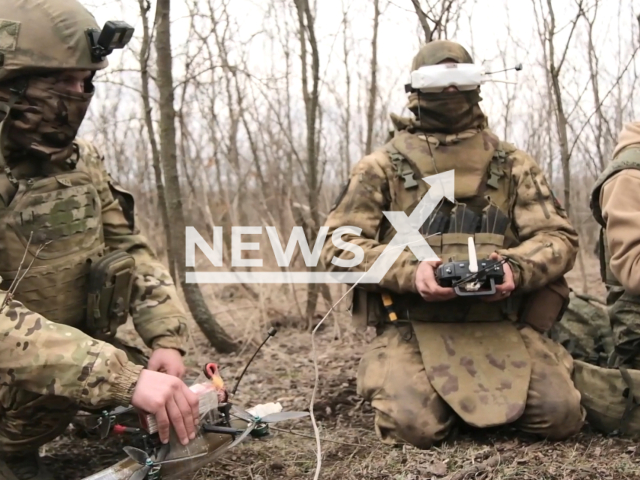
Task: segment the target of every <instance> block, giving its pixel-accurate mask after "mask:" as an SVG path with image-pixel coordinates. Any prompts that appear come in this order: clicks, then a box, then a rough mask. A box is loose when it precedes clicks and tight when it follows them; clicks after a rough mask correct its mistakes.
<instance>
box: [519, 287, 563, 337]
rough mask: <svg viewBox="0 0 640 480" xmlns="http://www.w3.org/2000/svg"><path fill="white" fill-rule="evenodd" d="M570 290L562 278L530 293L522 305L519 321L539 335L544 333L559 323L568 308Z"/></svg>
mask: <svg viewBox="0 0 640 480" xmlns="http://www.w3.org/2000/svg"><path fill="white" fill-rule="evenodd" d="M570 293H571V289H570V288H569V285H568V284H567V280H566V279H565V278H564V277H560V278H559V279H557V280H555V281H553V282H551V283H548V284H547V285H545V286H544V287H542V288H541V289H539V290H536V291H534V292H531V293H530V294H529V295H528V296H527V297H528V298H527V300H526V302H525V304H524V308H523V310H522V314H521V316H520V321H521V322H522V323H526V324H527V325H529V326H530V327H532V328H533V329H535V330H536V331H538V332H540V333H546V332H548V331H549V330H551V328H552V327H553V325H554V324H555V323H556V322H557V321H559V320H560V319H561V318H562V316H563V315H564V312H565V311H566V310H567V307H568V306H569V301H570V298H569V294H570Z"/></svg>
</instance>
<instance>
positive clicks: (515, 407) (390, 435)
mask: <svg viewBox="0 0 640 480" xmlns="http://www.w3.org/2000/svg"><path fill="white" fill-rule="evenodd" d="M403 123H404V124H408V122H396V124H403ZM389 143H390V144H391V146H392V147H393V149H395V150H399V151H400V153H401V154H402V155H404V156H405V157H410V158H411V159H412V161H413V163H414V165H415V166H416V169H417V170H419V172H416V173H415V175H414V179H415V180H416V181H417V182H418V183H419V184H420V186H418V187H417V189H414V190H412V191H413V192H415V193H414V194H413V196H412V195H408V194H407V191H406V190H405V187H404V184H403V182H402V180H401V179H399V178H398V177H399V174H398V173H399V172H398V168H397V166H396V165H395V164H394V161H393V159H392V157H391V154H390V153H389V151H390V150H393V149H389V144H387V145H385V147H383V148H380V149H378V150H376V151H374V152H373V153H372V154H370V155H367V156H366V157H364V158H363V159H361V160H360V162H358V164H356V165H355V167H354V168H353V170H352V173H351V176H350V180H349V183H348V185H347V186H346V187H345V189H344V190H343V191H342V192H341V195H340V197H339V198H338V199H337V201H336V202H335V204H334V206H333V208H332V211H331V212H330V214H329V216H328V218H327V221H326V223H325V226H328V227H329V231H328V234H327V238H328V239H329V240H328V241H327V242H326V243H325V246H324V248H323V251H322V256H321V258H322V263H323V265H324V267H325V268H326V269H327V270H329V271H345V270H347V269H345V268H341V267H338V266H336V265H334V264H332V263H331V260H332V258H333V257H334V256H335V257H338V258H344V259H347V260H349V259H350V258H351V255H352V254H351V253H350V252H348V251H343V250H341V249H338V248H337V247H335V245H334V244H333V242H332V241H331V240H330V239H331V235H332V234H333V232H334V231H335V230H336V229H337V228H339V227H342V226H345V225H348V226H354V227H358V228H360V229H362V230H361V234H360V236H356V235H350V234H345V235H343V236H342V240H343V241H347V242H350V243H352V244H356V245H359V246H360V247H361V248H362V249H363V250H364V252H365V256H364V260H363V261H362V262H361V263H360V265H358V266H356V267H352V268H350V269H348V270H349V271H352V272H353V271H358V272H364V271H366V270H367V269H368V267H369V266H370V265H371V264H373V263H374V262H375V260H376V259H377V258H378V256H379V255H380V254H381V253H382V251H383V250H384V248H385V244H386V243H387V242H388V241H389V239H390V238H392V237H393V234H394V231H393V229H392V228H390V227H389V223H388V221H386V219H385V216H384V214H383V212H384V211H397V210H401V211H405V213H407V214H408V210H407V207H408V206H411V205H415V204H416V203H417V200H418V199H419V198H420V197H421V195H423V194H424V190H425V189H426V185H423V184H424V182H421V180H420V179H421V178H423V177H426V176H429V175H433V174H435V173H437V172H443V171H448V170H451V169H455V176H456V179H455V198H456V200H459V199H472V198H475V197H480V196H481V195H482V193H479V192H482V188H483V187H482V184H483V182H486V181H487V176H486V174H487V170H489V168H490V160H491V155H492V152H494V151H497V150H498V147H500V148H501V149H503V150H506V154H507V155H506V159H505V164H504V165H503V170H502V173H503V176H502V177H501V178H500V185H502V187H499V189H498V195H497V197H499V196H500V195H502V196H504V197H505V198H504V199H503V201H500V200H497V201H498V203H499V205H500V206H501V208H505V209H506V210H507V211H508V213H509V217H510V218H511V219H512V221H511V227H510V229H511V231H510V232H509V231H508V232H507V233H506V234H505V235H506V236H505V237H504V239H503V240H496V241H498V242H503V243H504V244H503V246H502V247H499V246H496V247H495V248H493V247H492V246H491V244H489V243H488V244H486V245H484V246H483V247H482V248H481V249H480V250H479V252H478V254H479V256H480V257H482V256H484V255H488V254H489V253H490V251H497V252H498V253H499V254H500V255H502V256H503V257H505V258H507V259H508V261H509V265H510V266H511V268H512V270H513V273H514V277H515V278H514V280H515V284H516V290H515V291H514V292H513V293H512V295H511V297H512V298H510V299H507V300H502V301H498V302H493V303H492V304H484V303H482V302H479V301H477V300H476V301H475V302H474V301H470V302H467V301H466V300H463V299H459V300H452V301H449V302H436V303H426V302H424V301H423V300H422V299H421V297H419V296H418V295H416V291H417V290H416V287H415V283H414V278H415V272H416V269H417V266H418V261H417V259H416V257H415V256H414V255H413V253H412V252H411V251H409V250H408V249H407V250H405V251H403V252H402V254H401V255H400V256H399V258H398V260H397V261H396V262H395V264H394V265H393V266H392V267H391V268H390V270H389V271H388V272H387V274H386V275H385V277H384V278H383V279H382V281H381V282H380V283H379V284H375V285H372V284H363V285H361V290H363V291H368V292H369V298H371V294H373V293H377V292H390V293H391V294H393V298H394V300H395V301H397V302H398V303H401V305H402V308H401V307H399V306H398V308H397V309H396V313H397V315H398V320H397V321H396V322H389V321H387V320H386V315H385V314H384V309H382V308H381V309H378V310H377V311H376V310H375V309H371V310H372V311H373V314H372V313H371V312H369V313H368V315H369V316H373V317H376V318H375V320H377V321H376V322H375V325H376V327H377V331H378V337H377V339H376V340H374V342H373V343H372V345H371V346H370V348H369V350H368V352H367V353H366V354H365V355H364V357H363V358H362V360H361V363H360V367H359V371H358V391H359V392H360V394H361V395H362V396H363V397H364V398H365V399H366V400H368V401H370V402H371V403H372V405H373V407H374V409H375V411H376V420H375V423H376V431H377V433H378V436H379V437H380V439H381V440H382V441H383V442H386V443H397V442H409V443H411V444H413V445H416V446H419V447H421V448H428V447H429V446H431V445H433V444H434V443H437V442H438V441H440V440H442V439H443V438H445V437H446V436H447V435H448V433H449V432H450V431H451V428H452V425H454V424H455V423H456V422H457V421H460V420H461V419H462V420H463V421H464V422H465V423H469V424H478V425H480V426H481V427H487V426H492V425H499V424H513V425H515V426H517V427H518V428H520V429H521V430H523V431H527V432H532V433H537V434H539V435H541V436H543V437H548V438H554V439H561V438H567V437H569V436H571V435H573V434H575V433H577V432H578V431H579V430H580V428H581V427H582V425H583V423H584V418H585V412H584V409H582V408H581V406H580V394H579V392H578V391H577V390H576V388H575V387H574V385H573V382H572V380H571V374H572V372H573V359H572V358H571V356H570V355H569V354H568V353H567V352H566V350H565V349H563V348H562V347H561V346H560V345H558V344H557V343H555V342H553V341H551V340H550V339H548V338H546V337H545V336H544V335H543V334H541V333H538V332H537V331H535V330H533V329H532V328H530V327H529V326H527V325H524V324H521V323H519V322H518V318H517V310H512V311H511V313H510V314H509V313H507V311H509V309H510V307H509V305H511V303H510V302H518V301H524V299H525V298H526V294H528V293H532V292H536V291H538V290H539V289H541V288H543V287H545V286H546V285H547V284H549V283H550V282H552V281H554V280H557V279H558V278H561V277H562V276H563V275H564V274H565V273H566V272H568V271H569V270H570V269H571V268H572V267H573V264H574V261H575V258H576V254H577V248H578V235H577V232H576V231H575V229H574V228H573V227H572V225H571V224H570V222H569V220H568V218H567V216H566V213H565V212H564V210H563V209H562V207H561V206H560V204H559V203H558V201H557V200H556V199H555V197H554V195H553V193H552V191H551V189H550V188H549V185H548V183H547V181H546V179H545V177H544V175H543V173H542V171H541V170H540V168H539V167H538V165H537V164H536V162H535V161H534V160H533V159H532V158H531V157H530V156H529V155H527V154H526V153H525V152H523V151H521V150H518V149H516V148H515V147H513V146H509V145H508V144H504V143H501V142H499V141H498V139H497V137H495V135H494V134H493V133H492V132H490V131H489V130H488V129H479V130H476V131H465V132H459V133H458V134H448V135H439V134H426V135H425V134H422V133H420V132H419V130H418V131H415V130H412V129H411V127H409V128H407V129H406V130H404V131H401V132H396V134H395V135H394V137H393V139H392V140H391V142H389ZM434 152H435V153H434ZM439 152H440V153H439ZM436 166H437V171H436V170H435V169H436ZM484 195H491V192H486V193H484ZM474 196H475V197H474ZM467 237H468V235H464V243H465V245H464V247H465V248H464V249H466V239H467ZM429 243H430V244H431V245H432V247H435V246H436V245H437V244H438V240H437V239H429ZM444 243H445V242H444V240H442V245H441V246H439V247H437V248H434V251H435V252H436V253H437V254H438V255H439V256H440V257H441V258H442V257H443V256H444V253H445V252H446V250H445V245H444ZM449 253H452V254H453V255H454V256H455V258H456V259H458V258H462V257H464V255H463V254H461V251H458V250H455V249H454V250H449ZM462 259H464V258H462ZM443 260H445V261H446V260H447V259H445V258H443ZM359 288H360V287H359ZM356 290H358V289H356ZM403 299H409V300H408V301H406V302H405V303H402V302H403ZM411 304H415V305H416V306H417V307H419V308H417V309H416V310H409V307H410V305H411ZM464 305H466V307H465V306H464ZM405 307H407V309H405ZM465 308H466V309H467V310H466V312H467V315H466V317H464V318H459V317H458V316H457V315H458V313H456V312H463V311H465ZM470 308H472V309H473V310H470ZM356 310H357V309H356V305H355V304H354V317H355V316H356V313H355V312H356ZM487 311H489V312H493V313H491V314H486V312H487ZM470 312H471V313H470ZM454 316H455V317H454ZM484 316H486V318H484V320H480V318H482V317H484ZM453 318H455V320H454V319H453ZM507 320H509V321H510V322H515V323H513V324H510V330H508V331H515V332H517V333H516V335H517V336H519V337H520V338H519V339H514V342H516V344H517V343H519V344H520V346H516V344H514V347H513V348H514V350H513V352H517V355H518V356H517V357H515V358H512V359H511V360H513V361H506V357H508V356H509V355H510V354H511V353H512V351H509V350H508V349H505V348H503V349H502V351H500V352H496V353H497V355H496V356H495V358H494V359H493V362H492V360H491V359H490V358H488V357H487V358H486V359H485V358H484V357H485V355H489V354H490V353H491V350H488V351H486V349H485V348H484V347H483V348H480V347H474V348H471V349H469V351H458V350H455V349H451V350H452V351H451V352H447V345H446V341H444V340H442V341H441V340H439V339H438V338H434V336H433V335H431V336H430V335H422V336H421V333H420V330H421V329H420V328H416V325H417V324H419V322H420V321H427V322H454V323H448V326H446V327H443V326H442V323H441V325H440V326H439V327H438V329H439V331H441V332H444V331H447V332H453V331H455V330H454V329H456V328H457V333H456V334H455V336H456V337H459V338H456V341H458V340H460V341H461V342H462V343H461V344H465V343H466V344H468V343H470V342H471V340H472V338H473V336H474V335H476V334H479V332H480V329H483V328H486V325H487V324H486V323H484V324H483V322H489V321H491V322H494V323H493V324H492V325H493V328H495V330H494V332H495V333H494V342H497V345H494V346H492V348H493V347H495V348H498V349H500V348H501V347H500V340H501V339H502V338H503V334H504V332H505V331H507V330H505V329H504V328H503V326H504V325H505V323H504V322H505V321H507ZM461 321H462V322H466V323H465V324H462V323H455V322H461ZM408 322H411V323H412V324H413V325H406V323H408ZM474 322H479V323H477V324H476V323H474ZM501 322H502V323H501ZM394 323H395V324H394ZM430 325H437V324H436V323H432V324H430ZM501 325H502V326H501ZM418 337H421V338H418ZM465 338H466V339H465ZM505 338H506V337H505ZM423 342H425V345H429V346H428V348H425V345H423ZM428 342H431V343H428ZM438 342H444V343H440V344H439V343H438ZM449 347H450V346H449ZM485 347H486V346H485ZM510 348H511V347H510ZM429 350H437V351H440V353H441V354H442V355H440V357H439V358H437V359H436V358H431V357H436V356H438V355H436V354H434V355H433V356H430V353H429ZM454 350H455V353H454ZM493 351H494V352H495V351H496V350H493ZM501 354H505V355H506V357H504V358H503V357H502V356H501ZM523 355H524V356H523ZM443 356H445V357H444V358H442V357H443ZM480 356H482V357H483V358H480ZM447 357H450V358H447ZM521 357H522V358H521ZM487 359H488V360H489V362H487ZM480 369H482V372H479V373H478V374H476V372H475V370H480ZM492 369H493V370H492ZM445 370H448V371H449V373H446V372H444V371H445ZM519 370H520V371H523V372H525V376H527V375H528V377H526V378H524V379H522V378H520V375H521V374H520V373H518V371H519ZM492 371H493V373H491V372H492ZM526 371H528V372H529V374H526ZM398 372H402V374H398ZM439 372H440V373H442V372H444V373H445V374H446V378H445V377H440V378H438V376H439V375H440V373H439ZM465 372H466V373H465ZM471 372H474V374H473V375H471ZM492 376H495V377H496V378H492V379H491V381H492V382H493V383H492V384H491V388H492V391H491V396H489V395H487V398H486V399H485V400H483V395H484V394H483V389H488V385H484V384H483V383H482V380H483V379H489V378H491V377H492ZM463 379H464V381H463ZM496 382H497V383H496ZM523 382H524V383H523ZM523 385H524V386H523ZM485 393H486V392H485ZM490 398H491V400H490ZM497 398H500V402H496V401H495V400H496V399H497ZM483 414H484V415H483Z"/></svg>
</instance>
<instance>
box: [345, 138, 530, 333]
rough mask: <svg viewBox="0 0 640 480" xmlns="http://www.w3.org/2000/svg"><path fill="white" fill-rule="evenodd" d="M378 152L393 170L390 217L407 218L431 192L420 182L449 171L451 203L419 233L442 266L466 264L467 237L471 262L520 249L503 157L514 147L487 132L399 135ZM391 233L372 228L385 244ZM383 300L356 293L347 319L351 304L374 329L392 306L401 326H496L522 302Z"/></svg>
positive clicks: (442, 206) (391, 296) (386, 228)
mask: <svg viewBox="0 0 640 480" xmlns="http://www.w3.org/2000/svg"><path fill="white" fill-rule="evenodd" d="M384 149H385V150H386V152H387V154H388V155H389V158H390V160H391V162H392V164H393V169H394V172H395V175H394V177H393V178H389V182H390V187H389V190H390V192H391V203H390V205H389V210H391V211H403V212H405V213H406V214H407V215H410V214H411V212H412V211H413V210H414V209H415V208H416V206H417V205H418V204H419V202H420V200H421V199H422V197H423V196H424V195H425V194H426V193H427V191H428V190H429V188H430V187H429V185H428V184H427V183H426V182H424V181H423V180H422V178H423V177H427V176H431V175H436V174H438V173H442V172H445V171H449V170H454V172H455V194H454V196H455V202H450V201H449V200H447V199H445V198H443V199H442V200H441V202H440V204H439V205H438V207H437V208H436V209H435V210H434V211H433V212H432V213H431V214H430V215H429V217H428V218H427V220H426V221H425V222H424V224H423V225H422V227H421V229H420V232H421V233H422V234H423V235H424V236H426V237H427V242H428V243H429V245H430V246H431V248H432V249H433V251H434V252H435V253H436V255H438V257H439V258H441V260H442V261H443V262H448V261H452V260H468V239H469V237H473V238H474V242H475V245H476V252H477V256H478V259H482V258H487V257H488V256H489V255H490V254H491V253H492V252H494V251H496V250H498V249H501V248H509V247H512V246H515V245H517V244H518V243H519V240H518V237H517V234H516V232H515V230H514V227H513V225H512V219H511V212H512V211H513V203H514V202H515V191H514V190H515V182H514V179H513V177H512V175H511V164H512V162H511V160H510V159H509V154H510V153H511V152H513V151H515V148H514V147H513V146H511V145H508V144H506V143H503V142H500V141H499V140H498V138H497V137H496V136H495V135H494V134H492V133H491V132H490V131H489V130H483V131H480V132H478V131H477V130H475V131H469V132H463V133H460V134H457V135H431V134H429V135H425V134H420V135H418V134H413V133H409V132H407V131H401V132H398V133H397V134H396V135H395V136H394V138H393V139H392V140H391V141H390V142H389V143H388V144H387V145H385V147H384ZM395 234H396V231H395V229H394V228H393V227H392V225H391V224H390V223H389V222H388V221H387V220H386V218H385V219H384V220H383V221H382V223H381V225H380V228H379V232H378V241H380V242H381V243H383V244H386V243H389V242H390V241H391V239H392V238H393V237H394V236H395ZM416 263H417V259H416ZM365 296H366V297H368V298H364V297H365ZM356 297H360V298H356ZM383 297H384V298H385V301H384V305H381V301H382V300H381V298H380V295H379V294H373V293H366V292H364V291H361V292H358V293H357V294H355V295H354V314H355V311H356V304H360V305H358V306H359V307H360V306H361V307H364V308H365V310H367V314H366V317H367V323H368V324H370V325H371V324H377V323H379V321H380V318H382V317H386V316H387V313H388V310H389V304H390V303H392V304H393V311H394V314H395V315H396V316H397V317H398V318H399V319H403V320H411V321H423V322H465V321H502V320H506V319H510V320H516V318H517V311H518V309H519V308H520V304H521V298H520V297H519V296H518V295H515V294H514V295H512V296H510V297H509V298H507V299H506V300H504V301H499V302H492V303H485V302H481V301H479V300H478V299H477V298H462V297H461V298H457V299H456V300H455V301H449V302H441V303H440V302H434V303H427V302H425V301H424V300H423V299H422V297H420V295H419V294H413V293H405V294H395V293H388V294H385V295H383ZM385 310H386V311H385Z"/></svg>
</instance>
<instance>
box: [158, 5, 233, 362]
mask: <svg viewBox="0 0 640 480" xmlns="http://www.w3.org/2000/svg"><path fill="white" fill-rule="evenodd" d="M157 20H158V22H157V37H156V52H157V56H158V59H157V63H158V90H159V92H160V157H161V159H162V165H163V169H164V173H165V180H166V186H167V189H166V194H167V208H168V216H169V217H170V218H171V220H172V228H171V236H172V244H173V245H174V246H175V251H174V254H175V257H174V260H175V263H176V264H177V266H178V275H179V279H180V284H181V286H182V290H183V291H184V295H185V299H186V301H187V304H188V305H189V310H190V311H191V314H192V315H193V318H194V320H195V321H196V323H197V324H198V326H199V327H200V329H201V330H202V332H203V333H204V334H205V336H206V337H207V339H208V340H209V342H210V343H211V345H212V346H213V347H214V348H215V349H216V350H217V351H218V352H220V353H230V352H233V351H235V350H237V348H238V346H237V345H236V344H235V342H234V341H233V340H232V339H231V338H230V337H229V336H228V335H227V333H226V332H225V331H224V330H223V329H222V327H221V326H220V325H219V324H218V322H217V321H216V320H215V318H214V317H213V315H212V314H211V312H210V311H209V309H208V307H207V304H206V302H205V300H204V297H203V296H202V292H201V291H200V288H199V286H198V284H195V283H187V281H186V266H185V265H184V262H180V261H179V253H180V252H184V251H185V238H184V232H185V228H186V222H185V218H184V212H183V207H182V200H181V198H182V197H181V194H180V177H179V175H178V165H177V161H176V159H177V147H176V128H175V123H174V122H175V114H176V112H175V109H174V95H173V72H172V56H171V26H170V0H158V4H157Z"/></svg>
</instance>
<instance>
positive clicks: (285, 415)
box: [260, 412, 309, 423]
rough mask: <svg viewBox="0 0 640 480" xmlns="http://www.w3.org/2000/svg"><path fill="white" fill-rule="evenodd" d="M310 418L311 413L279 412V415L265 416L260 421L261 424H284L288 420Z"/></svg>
mask: <svg viewBox="0 0 640 480" xmlns="http://www.w3.org/2000/svg"><path fill="white" fill-rule="evenodd" d="M308 416H309V412H278V413H270V414H269V415H265V416H264V417H262V418H261V419H260V422H263V423H277V422H284V421H286V420H295V419H297V418H304V417H308Z"/></svg>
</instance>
